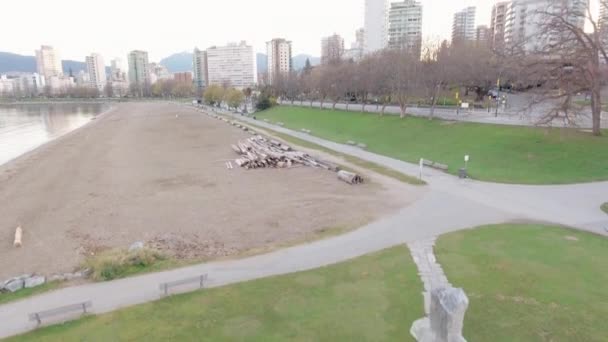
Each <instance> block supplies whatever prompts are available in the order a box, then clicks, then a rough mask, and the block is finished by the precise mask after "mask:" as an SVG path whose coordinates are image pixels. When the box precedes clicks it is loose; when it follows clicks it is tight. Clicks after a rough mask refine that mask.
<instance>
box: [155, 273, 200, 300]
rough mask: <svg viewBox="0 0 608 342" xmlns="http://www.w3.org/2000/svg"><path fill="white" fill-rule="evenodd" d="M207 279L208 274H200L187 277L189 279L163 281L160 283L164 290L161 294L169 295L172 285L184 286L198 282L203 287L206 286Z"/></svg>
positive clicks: (161, 288)
mask: <svg viewBox="0 0 608 342" xmlns="http://www.w3.org/2000/svg"><path fill="white" fill-rule="evenodd" d="M206 280H207V275H206V274H203V275H200V276H198V277H193V278H187V279H182V280H176V281H171V282H168V283H162V284H160V285H159V288H160V290H161V291H162V294H161V296H168V295H169V290H170V289H171V288H172V287H176V286H183V285H188V284H193V283H198V284H199V288H200V289H202V288H204V287H205V281H206Z"/></svg>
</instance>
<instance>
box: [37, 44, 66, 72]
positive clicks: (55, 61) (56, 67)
mask: <svg viewBox="0 0 608 342" xmlns="http://www.w3.org/2000/svg"><path fill="white" fill-rule="evenodd" d="M36 67H37V69H38V74H40V75H42V76H43V77H45V78H50V77H53V76H62V75H63V68H62V66H61V58H59V54H58V53H57V51H55V49H53V47H52V46H48V45H42V46H41V47H40V50H36Z"/></svg>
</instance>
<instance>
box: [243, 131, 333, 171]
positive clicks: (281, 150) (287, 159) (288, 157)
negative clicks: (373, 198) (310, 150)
mask: <svg viewBox="0 0 608 342" xmlns="http://www.w3.org/2000/svg"><path fill="white" fill-rule="evenodd" d="M232 149H233V150H234V152H236V153H237V154H239V155H240V156H241V157H240V158H239V159H237V160H236V161H235V162H236V164H237V165H238V166H240V167H244V168H245V169H257V168H265V167H274V168H287V167H291V166H293V165H298V164H299V165H305V166H311V167H319V168H323V169H325V170H330V171H335V172H337V171H338V167H337V166H336V165H334V164H332V163H329V162H326V161H322V160H318V159H315V158H313V157H311V156H310V155H308V154H306V153H304V152H299V151H294V150H293V149H292V148H291V147H290V146H288V145H285V144H283V143H281V142H279V141H276V140H269V139H266V138H264V137H262V136H259V135H256V136H253V137H251V138H248V139H247V140H245V141H239V142H238V144H236V145H232Z"/></svg>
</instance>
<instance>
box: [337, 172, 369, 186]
mask: <svg viewBox="0 0 608 342" xmlns="http://www.w3.org/2000/svg"><path fill="white" fill-rule="evenodd" d="M338 178H339V179H340V180H342V181H344V182H346V183H348V184H353V185H354V184H361V183H363V178H362V177H361V176H359V175H358V174H356V173H352V172H348V171H344V170H342V171H338Z"/></svg>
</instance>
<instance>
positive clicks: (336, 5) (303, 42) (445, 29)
mask: <svg viewBox="0 0 608 342" xmlns="http://www.w3.org/2000/svg"><path fill="white" fill-rule="evenodd" d="M290 1H292V0H283V1H280V0H267V1H265V5H267V6H265V7H267V8H277V9H282V8H286V7H290V6H285V5H286V2H290ZM420 2H421V3H422V5H423V7H424V8H425V11H424V13H425V15H424V18H423V40H428V39H433V40H437V39H439V38H441V39H449V38H450V35H451V24H450V23H451V17H452V15H453V12H455V11H457V10H459V9H461V8H462V7H463V6H468V5H475V6H477V7H478V11H479V14H478V17H479V22H480V23H485V22H486V21H487V24H489V17H490V11H491V7H492V5H493V3H494V1H487V0H456V1H454V0H421V1H420ZM279 3H280V5H281V6H278V4H279ZM273 4H276V5H277V6H273ZM171 5H172V6H171V7H166V6H165V7H163V6H160V7H158V8H156V7H155V8H150V11H151V12H150V15H147V16H142V17H137V18H132V17H127V16H126V15H123V14H126V13H131V12H132V11H134V10H135V9H136V8H138V6H139V5H138V4H136V3H131V2H129V3H125V2H118V1H117V0H108V1H107V6H106V8H114V9H119V10H118V11H116V10H115V11H113V12H112V13H111V15H113V16H117V19H116V22H115V23H114V24H113V25H109V26H105V25H99V26H97V27H95V26H94V27H91V26H90V25H89V23H88V22H87V19H86V16H78V15H77V13H75V11H69V10H68V11H67V12H66V11H65V10H64V11H62V12H57V10H56V9H57V8H64V9H65V8H80V3H78V2H76V1H74V0H58V1H56V2H53V4H51V3H36V4H34V3H33V1H32V0H24V1H21V2H19V3H9V4H6V5H5V7H7V10H8V11H7V12H8V13H11V12H13V13H26V12H28V13H29V12H30V11H29V10H30V9H31V8H33V7H32V6H36V7H37V8H39V9H40V10H39V11H36V13H32V15H33V16H34V17H35V18H34V22H37V23H39V26H44V27H45V30H27V29H24V30H22V32H20V33H19V34H18V35H15V36H14V37H6V38H5V39H3V42H2V46H0V51H7V52H13V53H18V54H23V55H31V54H32V52H33V50H34V49H35V48H36V47H38V46H40V45H42V44H45V45H52V46H54V47H55V48H56V49H57V50H58V51H60V52H61V54H62V58H63V59H71V60H84V57H85V56H87V55H88V54H90V51H98V52H99V53H100V54H102V55H104V56H106V60H108V61H109V60H110V59H113V58H116V57H121V58H125V56H126V55H127V54H128V53H129V51H131V50H134V49H141V50H146V51H148V52H149V54H150V60H153V61H158V60H160V59H162V58H164V57H167V56H169V55H171V54H173V53H178V52H183V51H192V49H193V48H194V47H198V48H200V49H206V48H208V47H210V46H213V45H218V46H221V45H225V44H226V43H228V42H239V41H241V40H246V41H247V42H248V43H250V44H251V45H252V46H253V47H254V50H255V52H257V53H265V50H266V42H267V41H269V40H271V39H273V38H277V37H285V38H287V39H289V40H291V41H293V50H294V55H297V54H300V53H306V54H311V55H315V56H320V53H321V51H320V46H319V43H318V42H319V40H320V39H321V38H322V37H325V36H329V35H331V34H333V33H337V34H339V35H341V36H342V37H344V39H345V42H346V45H347V46H350V44H351V42H354V41H355V32H356V30H357V29H359V28H361V27H363V26H364V0H356V2H353V1H352V0H335V1H332V2H321V1H317V0H313V1H311V2H309V3H308V4H307V5H306V6H301V5H300V3H296V2H295V1H294V6H296V7H297V8H298V11H295V12H294V11H289V12H284V11H282V10H277V11H262V10H260V6H259V3H257V4H254V3H251V2H247V1H244V0H233V1H230V2H225V3H214V4H213V5H208V4H205V5H203V4H200V5H199V4H197V5H195V6H196V7H197V8H198V6H200V10H205V11H209V7H213V11H212V12H214V13H224V12H225V13H226V16H221V15H216V16H212V17H211V18H209V19H206V20H204V21H200V22H199V21H197V20H198V18H200V17H199V16H198V15H197V12H198V11H196V10H193V11H192V10H191V9H192V8H191V7H192V4H191V3H189V2H186V1H183V0H176V1H174V2H172V4H171ZM182 5H183V6H182ZM40 7H43V8H40ZM234 8H239V9H240V10H238V11H234ZM294 8H295V7H294ZM319 8H322V9H323V10H319ZM185 9H186V10H185ZM108 13H110V12H108ZM68 17H69V18H70V20H65V21H62V20H60V18H68ZM173 17H176V18H177V17H179V20H176V21H174V20H173V19H172V18H173ZM157 18H161V19H162V20H160V19H157ZM262 19H265V20H262ZM155 20H158V22H155ZM121 21H122V22H123V24H122V25H121ZM133 21H135V23H134V22H133ZM140 21H143V22H140ZM227 21H229V23H231V24H230V25H222V23H224V24H225V23H226V22H227ZM237 22H238V23H240V24H238V25H235V24H233V23H237ZM20 23H21V24H22V22H21V19H20V17H18V16H7V18H6V20H3V21H2V22H1V23H0V29H3V31H5V32H10V31H11V30H13V29H14V27H19V25H20ZM184 23H185V24H184ZM79 26H82V27H87V30H85V31H83V33H82V35H80V33H79V31H78V30H74V27H79ZM126 26H133V27H142V28H143V29H142V32H141V34H140V37H138V38H137V39H135V38H129V39H117V37H121V36H124V32H125V31H124V27H126ZM194 26H196V27H197V30H193V29H192V28H193V27H194ZM220 27H221V29H218V28H220ZM250 27H256V29H255V30H251V29H250ZM85 32H86V33H85ZM205 32H213V33H212V34H205ZM85 34H86V36H85ZM92 37H93V38H92ZM129 37H134V35H129ZM3 38H4V37H3Z"/></svg>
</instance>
